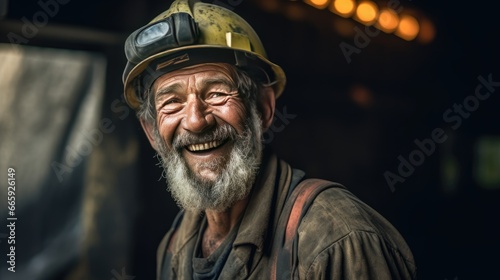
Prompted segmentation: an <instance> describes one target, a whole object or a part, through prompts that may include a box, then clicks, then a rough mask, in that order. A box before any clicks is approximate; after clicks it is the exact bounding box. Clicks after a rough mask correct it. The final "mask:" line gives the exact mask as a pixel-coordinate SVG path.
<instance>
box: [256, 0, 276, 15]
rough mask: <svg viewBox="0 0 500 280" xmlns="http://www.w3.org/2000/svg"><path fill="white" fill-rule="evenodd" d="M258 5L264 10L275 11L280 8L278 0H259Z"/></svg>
mask: <svg viewBox="0 0 500 280" xmlns="http://www.w3.org/2000/svg"><path fill="white" fill-rule="evenodd" d="M259 4H260V6H261V7H262V9H263V10H264V11H266V12H270V13H272V12H276V11H279V10H280V6H281V5H280V4H281V3H280V2H279V1H274V0H273V1H269V0H260V1H259Z"/></svg>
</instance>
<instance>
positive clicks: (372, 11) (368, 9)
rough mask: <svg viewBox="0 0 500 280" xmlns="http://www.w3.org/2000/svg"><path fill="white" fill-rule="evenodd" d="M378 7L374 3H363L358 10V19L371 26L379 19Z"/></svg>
mask: <svg viewBox="0 0 500 280" xmlns="http://www.w3.org/2000/svg"><path fill="white" fill-rule="evenodd" d="M377 16H378V7H377V5H376V4H375V3H374V2H371V1H365V2H361V3H360V4H359V5H358V8H357V9H356V18H357V20H359V21H361V22H362V23H364V24H371V23H373V22H374V21H375V19H377Z"/></svg>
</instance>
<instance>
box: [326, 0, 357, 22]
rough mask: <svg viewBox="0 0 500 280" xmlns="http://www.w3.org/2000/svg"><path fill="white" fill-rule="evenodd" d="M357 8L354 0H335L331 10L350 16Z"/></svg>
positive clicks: (340, 14) (343, 15)
mask: <svg viewBox="0 0 500 280" xmlns="http://www.w3.org/2000/svg"><path fill="white" fill-rule="evenodd" d="M355 9H356V3H355V2H354V0H334V1H333V2H332V4H331V5H330V11H332V12H333V13H336V14H337V15H339V16H342V17H345V18H347V17H350V16H351V15H352V13H353V12H354V10H355Z"/></svg>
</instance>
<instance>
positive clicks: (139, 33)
mask: <svg viewBox="0 0 500 280" xmlns="http://www.w3.org/2000/svg"><path fill="white" fill-rule="evenodd" d="M125 54H126V56H127V60H128V62H127V65H126V67H125V71H124V73H123V84H124V94H125V101H126V102H127V103H128V104H129V106H130V107H132V108H133V109H135V110H137V109H138V108H139V106H140V104H141V103H142V102H143V100H144V96H142V95H143V94H144V92H145V90H146V89H149V88H150V87H151V85H152V84H153V82H154V81H155V80H156V79H157V78H158V77H160V76H161V75H163V74H166V73H168V72H171V71H174V70H177V69H181V68H184V67H187V66H191V65H196V64H202V63H214V62H220V63H229V64H232V65H235V66H237V67H238V68H241V69H243V70H245V71H248V72H250V73H252V75H253V76H254V77H256V78H258V79H259V80H260V81H261V82H262V83H263V84H265V85H270V86H273V88H274V90H275V94H276V98H278V97H279V96H280V95H281V93H282V92H283V89H284V87H285V83H286V77H285V73H284V72H283V70H282V69H281V67H279V66H278V65H276V64H274V63H272V62H270V61H269V60H268V59H267V55H266V52H265V50H264V47H263V45H262V42H261V41H260V39H259V37H258V36H257V34H256V33H255V31H254V30H253V28H252V27H251V26H250V25H249V24H248V23H247V22H246V21H245V20H244V19H242V18H241V17H240V16H238V15H237V14H235V13H234V12H232V11H230V10H228V9H226V8H223V7H221V6H217V5H214V4H208V3H203V2H201V1H197V0H176V1H175V2H173V3H172V5H171V6H170V8H169V9H168V10H166V11H165V12H163V13H161V14H160V15H158V16H157V17H156V18H154V19H153V20H152V21H151V22H150V23H149V24H148V25H146V26H144V27H142V28H140V29H138V30H136V31H135V32H133V33H132V34H131V35H130V36H129V37H128V39H127V41H126V43H125Z"/></svg>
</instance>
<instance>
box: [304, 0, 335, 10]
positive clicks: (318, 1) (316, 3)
mask: <svg viewBox="0 0 500 280" xmlns="http://www.w3.org/2000/svg"><path fill="white" fill-rule="evenodd" d="M305 2H306V3H307V4H309V5H311V6H313V7H315V8H318V9H324V8H326V7H327V6H328V3H329V2H330V0H306V1H305Z"/></svg>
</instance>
